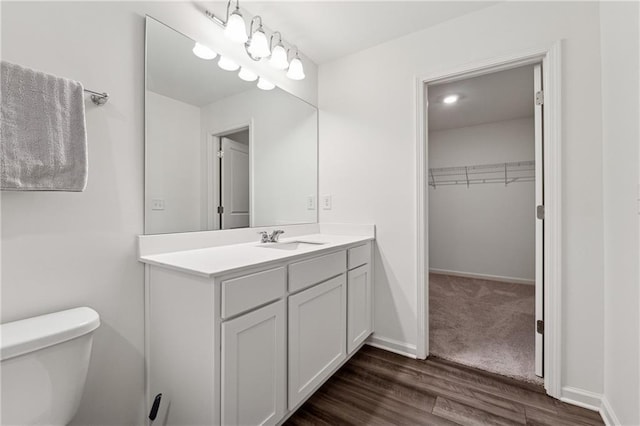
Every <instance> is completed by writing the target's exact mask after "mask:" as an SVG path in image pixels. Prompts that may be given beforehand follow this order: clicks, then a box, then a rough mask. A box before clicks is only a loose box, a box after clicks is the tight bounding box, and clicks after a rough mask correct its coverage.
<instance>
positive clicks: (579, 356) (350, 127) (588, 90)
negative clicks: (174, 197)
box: [319, 2, 604, 393]
mask: <svg viewBox="0 0 640 426" xmlns="http://www.w3.org/2000/svg"><path fill="white" fill-rule="evenodd" d="M598 10H599V9H598V4H597V3H586V2H581V3H574V2H504V3H500V4H497V5H495V6H493V7H490V8H486V9H482V10H480V11H478V12H475V13H473V14H469V15H465V16H462V17H460V18H457V19H453V20H450V21H447V22H444V23H442V24H441V25H438V26H435V27H432V28H430V29H426V30H423V31H419V32H416V33H413V34H410V35H407V36H405V37H402V38H399V39H396V40H393V41H390V42H388V43H384V44H381V45H379V46H376V47H373V48H371V49H368V50H365V51H361V52H358V53H356V54H353V55H350V56H347V57H345V58H342V59H339V60H337V61H335V62H332V63H328V64H323V65H322V66H321V67H320V76H319V90H320V92H319V102H320V104H319V105H320V165H321V169H320V194H332V196H333V210H330V211H325V210H320V221H321V222H356V223H369V222H370V223H375V224H376V236H377V240H376V242H377V250H376V258H375V262H376V266H375V299H376V306H375V312H376V318H375V327H376V336H378V337H381V338H383V339H387V340H394V341H397V342H400V343H401V344H404V345H405V347H406V348H407V349H408V350H415V345H416V333H417V332H416V329H417V321H416V292H417V285H416V275H417V274H416V271H417V270H416V244H417V243H416V180H415V178H416V166H415V165H416V159H415V153H416V119H417V113H416V99H417V90H416V79H417V77H419V76H425V75H428V74H432V73H436V72H442V71H445V70H447V69H449V68H451V67H458V66H461V65H464V64H468V63H470V62H475V61H479V60H483V59H486V58H491V57H496V56H501V55H505V54H511V53H513V52H515V51H519V50H523V49H529V48H531V47H536V46H540V45H544V46H551V45H552V44H553V43H555V42H557V41H558V40H563V41H562V47H563V63H562V72H563V77H562V85H563V87H562V88H563V92H562V96H563V109H562V113H563V134H562V136H563V140H562V144H563V147H562V150H563V176H562V178H563V188H562V189H563V204H562V215H563V216H562V218H563V235H562V244H563V245H562V250H563V264H562V271H563V272H562V285H563V287H562V293H563V306H562V309H563V317H562V333H563V348H562V349H563V360H562V361H563V362H562V366H563V377H562V383H563V385H564V386H573V387H575V388H579V389H586V390H590V391H593V392H596V393H601V392H602V391H603V385H604V383H603V354H604V348H603V340H604V337H603V333H604V330H603V328H604V327H603V325H604V317H603V306H602V295H603V284H602V283H603V249H602V246H603V219H602V161H601V155H602V144H601V137H600V135H601V131H602V129H601V110H600V90H599V87H600V48H599V45H600V35H599V31H598V28H599V16H598Z"/></svg>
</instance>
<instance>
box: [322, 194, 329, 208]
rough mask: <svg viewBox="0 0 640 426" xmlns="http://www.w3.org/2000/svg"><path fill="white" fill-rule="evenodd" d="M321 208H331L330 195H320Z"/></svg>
mask: <svg viewBox="0 0 640 426" xmlns="http://www.w3.org/2000/svg"><path fill="white" fill-rule="evenodd" d="M322 209H323V210H331V195H323V196H322Z"/></svg>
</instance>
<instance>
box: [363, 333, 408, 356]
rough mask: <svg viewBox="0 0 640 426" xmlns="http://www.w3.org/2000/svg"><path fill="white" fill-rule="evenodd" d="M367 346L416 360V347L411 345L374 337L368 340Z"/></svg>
mask: <svg viewBox="0 0 640 426" xmlns="http://www.w3.org/2000/svg"><path fill="white" fill-rule="evenodd" d="M366 344H367V345H369V346H373V347H375V348H379V349H384V350H385V351H389V352H393V353H396V354H398V355H403V356H406V357H409V358H414V359H415V358H416V345H411V344H409V343H405V342H399V341H397V340H393V339H389V338H387V337H380V336H376V335H372V336H370V337H369V338H368V339H367V341H366Z"/></svg>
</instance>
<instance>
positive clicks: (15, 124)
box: [0, 61, 87, 191]
mask: <svg viewBox="0 0 640 426" xmlns="http://www.w3.org/2000/svg"><path fill="white" fill-rule="evenodd" d="M0 79H1V80H2V84H1V86H0V90H1V92H0V96H2V100H1V102H0V103H1V108H0V112H1V114H0V177H1V185H2V189H3V190H17V191H84V189H85V187H86V186H87V132H86V125H85V117H84V91H83V87H82V84H81V83H79V82H77V81H72V80H68V79H65V78H59V77H55V76H52V75H49V74H45V73H42V72H39V71H34V70H32V69H28V68H24V67H21V66H19V65H15V64H11V63H8V62H5V61H2V64H1V68H0Z"/></svg>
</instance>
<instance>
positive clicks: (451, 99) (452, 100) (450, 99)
mask: <svg viewBox="0 0 640 426" xmlns="http://www.w3.org/2000/svg"><path fill="white" fill-rule="evenodd" d="M458 99H460V96H458V95H449V96H445V98H444V99H443V100H442V102H444V103H445V104H455V103H456V102H458Z"/></svg>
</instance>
